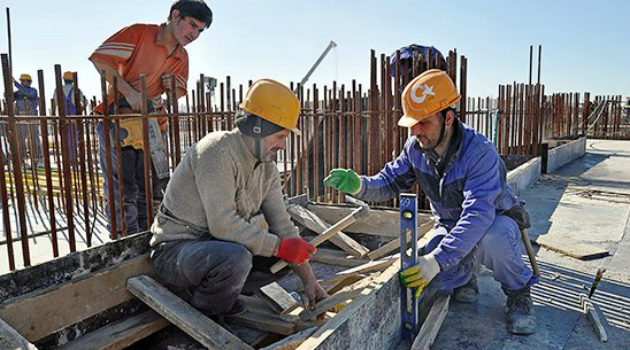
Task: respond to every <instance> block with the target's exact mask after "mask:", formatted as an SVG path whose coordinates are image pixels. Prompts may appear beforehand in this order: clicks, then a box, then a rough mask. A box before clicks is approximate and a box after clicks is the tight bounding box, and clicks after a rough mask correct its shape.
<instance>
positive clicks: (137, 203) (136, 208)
mask: <svg viewBox="0 0 630 350" xmlns="http://www.w3.org/2000/svg"><path fill="white" fill-rule="evenodd" d="M110 127H111V130H114V127H113V125H110ZM103 129H104V128H103V123H98V127H97V132H98V136H99V138H98V140H99V157H100V163H101V171H102V173H103V178H104V182H103V193H104V196H105V199H106V200H107V201H108V202H109V201H110V200H112V199H111V198H109V186H110V184H109V181H108V180H107V169H111V171H112V180H113V184H112V186H113V188H114V198H113V200H114V208H115V211H116V233H117V234H118V236H119V237H120V235H121V233H122V221H121V209H120V196H119V194H118V193H119V192H118V191H119V186H118V184H119V182H120V180H119V179H118V165H117V164H118V159H117V153H116V145H115V144H114V142H113V141H112V142H111V152H110V153H111V159H112V164H107V152H106V150H107V149H106V147H105V137H104V133H103ZM110 136H112V135H111V134H110ZM110 140H115V138H114V137H110ZM120 155H121V158H122V160H121V163H120V164H121V166H122V184H123V206H122V211H123V213H124V215H125V225H126V228H127V232H126V234H132V233H136V232H140V231H146V230H147V200H146V192H145V188H144V153H143V152H142V151H140V150H137V149H135V148H133V147H130V146H127V147H122V148H121V149H120ZM105 214H106V215H107V218H108V219H109V218H111V213H110V210H109V204H106V205H105ZM107 228H108V229H110V230H111V227H110V223H109V222H108V223H107Z"/></svg>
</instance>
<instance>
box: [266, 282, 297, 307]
mask: <svg viewBox="0 0 630 350" xmlns="http://www.w3.org/2000/svg"><path fill="white" fill-rule="evenodd" d="M256 294H258V295H259V296H260V297H261V298H262V300H264V301H266V302H267V303H268V304H269V306H271V307H272V308H273V309H274V310H276V311H277V312H278V313H281V314H285V313H287V312H290V311H291V310H293V309H295V308H296V307H298V303H297V301H296V300H295V299H293V297H292V296H291V294H289V292H287V291H286V290H285V289H284V288H282V287H281V286H280V285H279V284H278V283H276V282H272V283H270V284H268V285H266V286H264V287H262V288H260V291H258V292H257V293H256Z"/></svg>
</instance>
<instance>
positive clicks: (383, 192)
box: [356, 138, 416, 202]
mask: <svg viewBox="0 0 630 350" xmlns="http://www.w3.org/2000/svg"><path fill="white" fill-rule="evenodd" d="M413 142H415V139H414V138H410V140H408V141H407V143H406V144H405V147H404V148H403V150H402V152H401V153H400V155H399V156H398V158H396V159H395V160H393V161H391V162H389V163H387V164H386V165H385V167H384V168H383V169H382V170H381V171H380V172H379V173H378V174H376V175H374V176H361V191H360V192H359V193H358V194H357V195H356V197H357V198H359V199H362V200H365V201H371V202H382V201H386V200H389V199H392V198H394V197H396V196H397V195H398V194H399V193H400V192H402V191H407V190H410V189H411V187H412V186H413V185H414V184H415V182H416V174H415V171H414V169H413V164H412V160H411V158H410V154H409V152H410V148H411V147H412V146H413Z"/></svg>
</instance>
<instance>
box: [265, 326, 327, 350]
mask: <svg viewBox="0 0 630 350" xmlns="http://www.w3.org/2000/svg"><path fill="white" fill-rule="evenodd" d="M315 331H317V327H311V328H309V329H305V330H303V331H301V332H299V333H295V334H293V335H291V336H289V337H286V338H284V339H282V340H280V341H279V342H276V343H273V344H271V345H269V346H266V347H264V348H261V349H260V350H295V349H297V347H298V346H300V344H302V343H303V342H304V341H305V340H306V339H308V338H309V337H310V336H311V335H313V333H315Z"/></svg>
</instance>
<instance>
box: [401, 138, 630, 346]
mask: <svg viewBox="0 0 630 350" xmlns="http://www.w3.org/2000/svg"><path fill="white" fill-rule="evenodd" d="M586 147H587V148H586V155H585V156H584V157H581V158H578V159H577V160H574V161H573V162H571V163H569V164H568V165H566V166H564V167H562V168H560V169H558V170H557V171H556V173H554V174H545V175H542V176H541V179H540V180H539V181H538V182H537V183H536V184H535V185H534V186H533V187H532V188H530V189H528V190H526V191H525V192H524V193H523V194H522V195H521V198H523V199H525V200H526V202H527V208H528V210H529V211H530V213H531V214H532V221H533V226H532V228H531V229H530V236H531V237H530V238H537V237H538V236H539V235H557V237H558V238H559V241H560V242H562V240H565V241H564V244H565V245H567V246H568V245H571V244H573V243H575V242H581V243H583V244H589V245H594V246H598V247H605V248H606V249H608V250H609V253H610V256H608V257H605V258H601V259H595V260H590V261H581V260H578V259H575V258H571V257H568V256H564V255H561V254H559V253H556V252H554V251H550V250H547V249H543V248H541V249H537V258H538V263H539V265H540V268H541V274H542V278H541V281H540V283H538V284H537V285H536V286H535V287H534V288H533V291H532V293H533V299H534V304H535V310H536V315H537V317H538V322H539V325H538V330H537V332H536V333H535V334H534V335H531V336H515V335H509V334H508V333H507V331H506V324H505V315H504V311H503V308H504V306H505V301H506V297H505V295H504V294H503V292H502V290H501V288H500V285H499V284H498V283H497V282H496V281H494V279H493V278H492V275H491V272H490V271H488V270H486V269H485V268H484V269H482V272H481V274H480V276H479V282H480V292H481V294H480V296H479V300H478V301H477V303H474V304H468V305H466V304H459V303H457V302H453V303H451V306H450V310H449V313H448V315H447V317H446V320H445V322H444V325H443V326H442V329H441V331H440V334H439V335H438V337H437V339H436V341H435V344H434V346H433V348H432V349H434V350H455V349H488V350H499V349H532V350H534V349H535V350H542V349H563V350H569V349H579V350H582V349H615V350H617V349H625V350H627V349H630V234H626V232H628V231H630V228H629V227H628V220H629V217H630V215H629V214H630V177H628V175H627V174H630V142H627V141H604V140H588V141H587V146H586ZM593 190H596V191H608V192H614V195H611V194H609V195H603V196H602V195H590V196H589V195H588V194H589V193H590V194H593V193H596V192H593ZM626 194H627V195H628V196H626ZM535 248H537V247H535ZM523 259H524V260H525V261H528V260H527V257H526V255H524V256H523ZM600 266H602V267H606V268H607V269H608V271H607V272H606V274H605V276H604V280H603V281H602V282H601V284H600V286H599V288H598V289H597V291H596V292H595V294H594V296H593V301H594V303H595V304H597V305H598V306H599V307H600V309H601V310H602V313H603V314H604V315H605V317H606V319H607V323H608V325H607V331H608V336H609V340H608V342H607V343H600V342H599V339H598V338H597V336H596V334H595V332H594V331H593V329H592V326H591V324H590V323H589V321H588V320H587V319H586V318H585V316H583V315H582V314H581V312H580V302H579V296H580V293H588V290H587V288H590V285H591V282H592V280H593V277H594V275H595V272H596V270H597V268H598V267H600ZM396 349H397V350H402V349H409V344H400V345H399V347H398V348H396Z"/></svg>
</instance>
